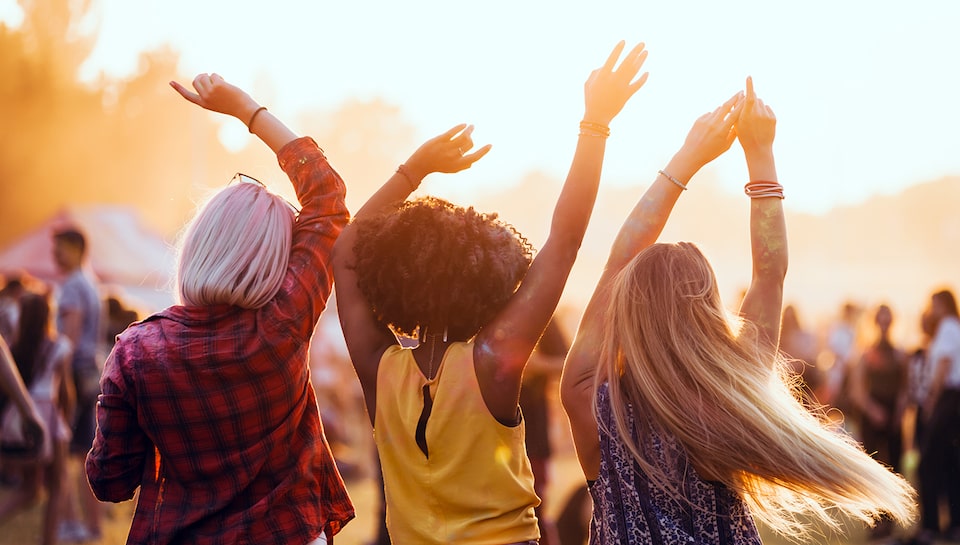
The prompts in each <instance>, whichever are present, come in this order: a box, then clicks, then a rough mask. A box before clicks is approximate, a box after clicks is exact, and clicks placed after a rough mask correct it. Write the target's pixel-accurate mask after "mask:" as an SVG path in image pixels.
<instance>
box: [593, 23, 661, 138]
mask: <svg viewBox="0 0 960 545" xmlns="http://www.w3.org/2000/svg"><path fill="white" fill-rule="evenodd" d="M624 46H625V42H623V41H621V42H620V43H618V44H617V45H616V46H615V47H614V48H613V51H611V52H610V55H609V56H608V57H607V62H605V63H603V66H601V67H600V68H597V69H596V70H594V71H593V72H592V73H591V74H590V77H589V78H587V82H586V83H584V85H583V94H584V101H585V110H584V114H583V120H584V121H585V122H588V123H596V124H598V125H602V126H606V125H609V124H610V121H612V120H613V118H614V117H616V116H617V114H619V113H620V110H622V109H623V106H624V105H625V104H626V103H627V101H628V100H630V97H632V96H633V95H634V93H636V92H637V91H639V90H640V88H641V87H643V84H644V83H646V82H647V77H648V76H649V73H648V72H644V73H643V74H641V75H640V77H637V74H638V73H639V72H640V68H641V67H643V63H644V61H646V60H647V51H646V49H645V45H644V43H643V42H640V43H639V44H637V45H636V46H635V47H634V48H633V49H632V50H631V51H630V52H629V53H627V55H626V56H625V57H624V58H623V61H622V62H621V63H620V65H619V66H617V61H618V60H619V59H620V55H621V53H623V49H624Z"/></svg>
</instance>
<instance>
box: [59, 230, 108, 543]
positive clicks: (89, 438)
mask: <svg viewBox="0 0 960 545" xmlns="http://www.w3.org/2000/svg"><path fill="white" fill-rule="evenodd" d="M86 255H87V240H86V237H84V235H83V233H81V232H80V231H79V230H78V229H76V228H72V227H70V228H66V229H63V230H60V231H57V232H56V233H54V235H53V258H54V260H55V261H56V263H57V267H58V268H59V269H60V271H61V272H62V273H63V275H64V280H63V283H62V284H61V285H60V287H59V291H58V296H57V307H58V314H57V329H58V330H59V331H60V333H61V334H63V335H65V336H66V337H67V338H69V339H70V341H71V342H72V343H73V361H72V368H73V379H74V382H75V385H76V391H77V409H76V418H75V420H74V422H73V439H72V441H71V443H70V458H71V462H70V465H74V466H75V465H76V464H79V466H80V467H81V468H82V467H83V462H84V458H85V457H86V455H87V451H89V450H90V447H91V445H93V437H94V434H95V433H96V427H97V420H96V406H97V396H98V395H99V394H100V365H99V364H98V361H97V359H98V358H97V342H98V341H99V339H100V337H101V329H100V328H101V313H102V310H101V304H100V294H99V292H98V290H97V287H96V285H95V283H94V281H93V279H92V278H91V276H90V274H89V273H87V272H86V271H85V270H84V267H83V264H84V260H85V258H86ZM73 460H75V461H76V462H73ZM77 475H78V478H77V479H76V484H75V485H71V482H70V481H68V482H66V483H65V486H64V498H63V521H62V522H61V526H60V539H61V540H62V541H65V542H83V541H90V540H95V539H99V537H100V535H101V531H100V503H99V502H98V501H97V499H96V497H94V495H93V492H92V491H91V490H90V485H89V484H87V479H86V475H85V473H84V472H83V471H82V470H81V471H78V472H77ZM77 503H79V506H80V507H81V509H82V511H83V513H84V521H83V522H81V521H80V520H79V517H78V516H77V512H76V508H77V505H76V504H77Z"/></svg>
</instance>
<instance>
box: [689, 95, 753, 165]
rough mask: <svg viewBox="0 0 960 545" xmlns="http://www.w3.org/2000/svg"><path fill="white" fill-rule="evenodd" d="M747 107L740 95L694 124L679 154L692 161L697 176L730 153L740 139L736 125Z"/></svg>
mask: <svg viewBox="0 0 960 545" xmlns="http://www.w3.org/2000/svg"><path fill="white" fill-rule="evenodd" d="M743 105H744V100H743V92H738V93H737V94H735V95H733V96H732V97H730V98H729V99H728V100H727V101H726V102H724V103H723V104H721V105H720V106H719V107H717V109H716V110H714V111H712V112H708V113H705V114H703V115H702V116H700V117H699V118H698V119H697V120H696V122H694V124H693V127H692V128H691V129H690V132H689V133H687V138H686V140H684V142H683V147H682V148H680V152H679V154H680V155H681V156H684V157H685V158H686V160H687V161H689V163H690V164H691V166H692V167H693V171H694V172H696V171H697V170H699V169H700V168H701V167H703V166H704V165H706V164H707V163H709V162H710V161H713V160H714V159H716V158H717V157H719V156H720V155H722V154H723V153H724V152H725V151H727V150H728V149H730V146H731V145H732V144H733V141H734V140H735V139H736V137H737V134H736V131H734V123H735V122H736V121H737V118H738V117H739V115H740V111H741V109H742V108H743ZM691 175H692V174H691Z"/></svg>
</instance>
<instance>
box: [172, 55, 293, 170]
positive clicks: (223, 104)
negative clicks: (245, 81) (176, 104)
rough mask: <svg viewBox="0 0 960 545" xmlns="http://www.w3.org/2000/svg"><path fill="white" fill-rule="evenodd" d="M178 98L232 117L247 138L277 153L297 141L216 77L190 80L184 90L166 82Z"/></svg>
mask: <svg viewBox="0 0 960 545" xmlns="http://www.w3.org/2000/svg"><path fill="white" fill-rule="evenodd" d="M170 86H171V87H173V88H174V89H175V90H176V91H177V92H178V93H180V96H182V97H183V98H185V99H187V100H188V101H190V102H192V103H194V104H196V105H197V106H200V107H201V108H204V109H206V110H210V111H211V112H218V113H221V114H226V115H229V116H232V117H235V118H237V119H239V120H240V121H242V122H243V123H244V124H245V125H246V126H247V129H248V130H249V131H250V133H251V134H255V135H257V137H259V138H260V140H263V143H264V144H266V145H267V146H269V147H270V149H272V150H273V152H274V153H278V152H279V151H280V149H281V148H283V146H285V145H287V144H288V143H290V142H292V141H293V140H295V139H296V138H297V135H296V134H294V132H293V131H291V130H290V129H289V128H287V126H286V125H284V124H283V123H282V122H281V121H280V120H279V119H277V118H276V117H274V115H273V114H271V113H270V112H269V111H268V110H267V108H266V107H264V106H260V104H259V103H258V102H257V101H255V100H254V99H253V98H251V97H250V95H248V94H247V93H246V92H244V91H243V90H242V89H240V88H239V87H237V86H235V85H231V84H229V83H227V82H226V81H224V79H223V78H222V77H221V76H220V75H219V74H200V75H198V76H197V77H195V78H194V79H193V88H194V89H195V90H196V92H192V91H190V90H188V89H187V88H186V87H184V86H183V85H180V84H179V83H177V82H175V81H171V82H170Z"/></svg>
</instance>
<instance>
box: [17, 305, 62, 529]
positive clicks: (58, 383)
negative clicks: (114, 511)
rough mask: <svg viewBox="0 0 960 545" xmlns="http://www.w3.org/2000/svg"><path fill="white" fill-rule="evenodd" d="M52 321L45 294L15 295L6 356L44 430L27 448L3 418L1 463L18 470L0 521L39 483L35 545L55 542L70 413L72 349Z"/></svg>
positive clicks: (25, 502) (26, 502)
mask: <svg viewBox="0 0 960 545" xmlns="http://www.w3.org/2000/svg"><path fill="white" fill-rule="evenodd" d="M53 322H54V320H53V318H52V316H51V304H50V300H49V296H48V295H45V294H43V295H42V294H38V293H26V294H24V295H22V296H21V297H20V331H19V334H18V340H17V343H16V344H15V345H13V346H12V347H11V354H12V356H13V359H14V361H15V362H16V365H17V369H18V371H19V373H20V376H21V377H22V378H23V381H24V384H25V385H26V386H27V388H28V390H29V392H30V397H31V398H32V399H33V402H34V404H35V405H36V408H37V410H38V411H39V413H40V415H41V418H42V419H43V423H44V426H45V428H46V432H47V433H46V434H45V436H44V438H43V440H42V442H41V444H40V448H39V449H35V448H33V446H32V445H31V442H30V441H27V440H25V438H24V437H23V434H22V432H21V429H20V426H16V428H11V427H10V426H9V425H8V424H9V422H8V420H7V419H6V418H5V419H4V422H3V428H2V430H0V449H2V452H3V461H4V463H10V462H12V463H15V464H17V465H19V466H20V467H21V468H22V469H23V482H22V483H21V486H20V488H19V490H18V491H17V492H16V493H15V494H13V495H12V496H11V497H9V498H8V499H7V501H6V502H4V503H3V505H0V520H4V519H6V518H7V517H9V516H11V515H13V514H14V513H15V512H16V511H17V510H19V509H21V508H23V507H29V506H30V505H32V504H33V502H34V501H35V500H36V498H37V495H38V493H39V490H40V486H41V484H43V485H44V488H46V491H47V497H46V504H45V507H44V509H43V513H44V516H43V519H42V529H41V532H40V534H41V539H40V542H41V543H42V544H44V545H53V544H55V543H56V542H57V539H58V536H57V533H58V526H57V521H58V519H59V514H60V511H61V508H62V506H61V505H60V501H61V498H62V496H61V494H60V487H61V483H62V481H63V478H64V477H65V476H66V460H67V448H68V447H67V445H68V443H69V441H70V427H69V425H68V424H67V418H68V416H69V415H70V413H71V412H73V402H74V396H73V381H72V380H70V356H71V350H72V348H71V345H70V341H68V340H67V339H66V338H64V337H63V336H59V335H57V334H56V332H55V331H54V328H53ZM11 445H13V447H12V448H11ZM14 449H16V450H14Z"/></svg>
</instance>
